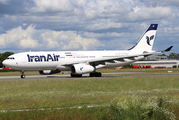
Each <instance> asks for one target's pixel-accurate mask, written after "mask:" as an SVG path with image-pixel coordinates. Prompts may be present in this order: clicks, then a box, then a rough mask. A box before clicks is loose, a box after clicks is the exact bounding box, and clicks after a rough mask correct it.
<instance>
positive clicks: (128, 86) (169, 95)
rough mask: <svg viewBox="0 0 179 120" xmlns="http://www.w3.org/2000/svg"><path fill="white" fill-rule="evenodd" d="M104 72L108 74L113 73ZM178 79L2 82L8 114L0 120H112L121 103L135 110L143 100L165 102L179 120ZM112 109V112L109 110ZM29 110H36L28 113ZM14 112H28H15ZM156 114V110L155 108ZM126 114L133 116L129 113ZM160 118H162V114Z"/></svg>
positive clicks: (0, 101) (0, 105)
mask: <svg viewBox="0 0 179 120" xmlns="http://www.w3.org/2000/svg"><path fill="white" fill-rule="evenodd" d="M101 71H102V72H108V71H110V70H101ZM111 71H112V72H120V71H122V72H136V73H134V74H143V73H145V74H151V73H155V74H162V73H167V72H168V71H172V72H173V73H179V69H157V70H156V69H145V70H142V69H128V70H126V69H122V70H111ZM111 71H110V72H111ZM12 73H13V75H19V73H18V72H12ZM33 73H36V72H29V73H28V72H27V74H29V75H31V74H33ZM0 74H1V76H2V75H4V74H5V75H10V74H11V73H9V72H8V73H4V72H3V73H0ZM127 74H128V73H127ZM178 77H179V76H163V77H128V76H123V77H102V78H75V79H74V78H71V79H64V80H63V79H62V78H60V80H59V79H58V78H55V79H50V78H47V79H45V80H17V81H5V80H1V81H0V85H1V87H0V109H1V111H3V110H6V111H8V112H1V113H0V119H11V118H14V119H37V118H38V119H45V118H47V119H71V118H73V119H117V118H116V117H114V116H113V113H115V112H116V109H115V112H114V105H115V106H118V105H119V103H122V102H123V101H129V103H130V104H131V105H130V106H134V105H133V104H132V103H133V102H131V101H130V100H135V101H141V100H142V102H141V103H143V102H146V103H151V102H152V103H154V101H158V100H162V101H164V102H161V103H162V104H164V105H163V107H164V108H165V109H166V110H169V113H172V114H174V115H175V118H176V119H179V79H178ZM141 98H142V99H141ZM139 99H140V100H139ZM116 100H117V102H116ZM143 100H145V101H143ZM114 101H115V102H114ZM121 101H122V102H121ZM114 103H115V104H114ZM139 103H140V102H139ZM122 104H124V103H122ZM135 104H137V102H135ZM79 105H82V106H84V107H83V108H82V109H77V108H74V109H69V108H65V109H60V110H59V109H56V108H64V107H69V106H79ZM87 105H102V106H103V105H104V106H103V107H95V108H87V107H85V106H87ZM111 105H112V106H113V108H111V107H110V106H111ZM137 105H138V104H137ZM120 107H121V106H120ZM39 108H45V110H43V111H41V110H39ZM49 108H52V109H49ZM117 108H119V107H117ZM127 108H129V107H127ZM26 109H34V110H32V111H26ZM132 109H133V108H132ZM150 109H151V108H150ZM160 109H161V108H160ZM12 110H25V111H24V112H13V111H12ZM154 110H156V108H155V109H154ZM166 110H164V111H166ZM111 111H112V112H111ZM135 111H137V110H135ZM126 113H130V112H129V111H127V112H126ZM132 113H133V112H132ZM111 116H113V117H111ZM129 116H132V115H129ZM161 116H163V113H162V115H161ZM173 118H174V117H173ZM173 118H172V119H173ZM119 119H123V118H119ZM126 119H127V118H126ZM129 119H130V117H129ZM161 119H163V118H161Z"/></svg>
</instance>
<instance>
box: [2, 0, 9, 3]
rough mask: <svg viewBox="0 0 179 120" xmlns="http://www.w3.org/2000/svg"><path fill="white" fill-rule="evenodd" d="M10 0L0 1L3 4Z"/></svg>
mask: <svg viewBox="0 0 179 120" xmlns="http://www.w3.org/2000/svg"><path fill="white" fill-rule="evenodd" d="M8 1H9V0H0V3H2V4H7V2H8Z"/></svg>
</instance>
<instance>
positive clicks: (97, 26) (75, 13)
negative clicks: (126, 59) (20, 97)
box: [0, 0, 179, 54]
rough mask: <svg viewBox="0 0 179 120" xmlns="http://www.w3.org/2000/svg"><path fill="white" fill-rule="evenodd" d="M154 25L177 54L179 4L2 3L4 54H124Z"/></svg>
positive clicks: (136, 0)
mask: <svg viewBox="0 0 179 120" xmlns="http://www.w3.org/2000/svg"><path fill="white" fill-rule="evenodd" d="M150 24H159V25H158V31H157V36H156V38H155V42H154V46H153V49H154V50H165V49H166V48H168V47H169V46H171V45H172V46H174V47H173V50H172V51H171V52H176V53H179V47H178V46H179V42H178V41H179V0H0V53H2V52H6V51H10V52H14V53H18V52H28V51H72V50H77V51H79V50H82V51H85V50H125V49H129V48H131V47H132V46H134V45H135V44H136V43H137V41H138V40H139V38H140V37H141V36H142V34H143V33H144V32H145V30H146V29H147V28H148V26H149V25H150ZM171 52H170V53H171ZM168 54H169V53H168Z"/></svg>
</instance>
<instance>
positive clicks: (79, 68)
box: [71, 64, 95, 75]
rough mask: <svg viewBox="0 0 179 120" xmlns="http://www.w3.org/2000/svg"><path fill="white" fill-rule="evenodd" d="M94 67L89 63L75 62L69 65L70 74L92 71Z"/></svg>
mask: <svg viewBox="0 0 179 120" xmlns="http://www.w3.org/2000/svg"><path fill="white" fill-rule="evenodd" d="M94 70H95V68H94V67H93V66H91V65H86V64H75V65H73V66H71V73H72V74H78V75H79V74H84V73H90V72H93V71H94Z"/></svg>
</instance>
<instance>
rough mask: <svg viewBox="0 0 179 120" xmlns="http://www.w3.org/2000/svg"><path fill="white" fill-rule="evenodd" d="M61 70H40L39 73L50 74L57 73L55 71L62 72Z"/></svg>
mask: <svg viewBox="0 0 179 120" xmlns="http://www.w3.org/2000/svg"><path fill="white" fill-rule="evenodd" d="M60 72H61V71H60V70H58V69H57V70H40V71H39V73H40V74H41V75H50V74H55V73H60Z"/></svg>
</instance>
